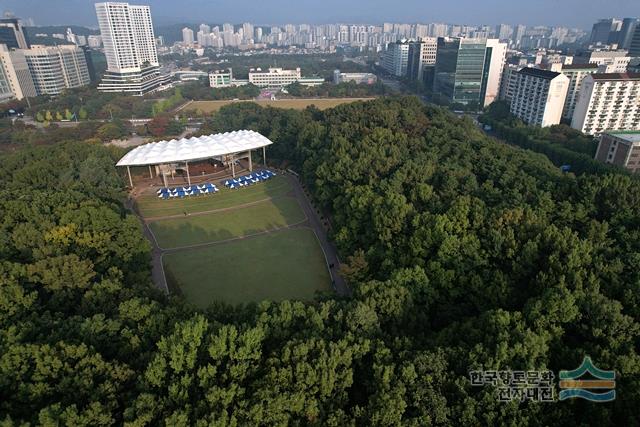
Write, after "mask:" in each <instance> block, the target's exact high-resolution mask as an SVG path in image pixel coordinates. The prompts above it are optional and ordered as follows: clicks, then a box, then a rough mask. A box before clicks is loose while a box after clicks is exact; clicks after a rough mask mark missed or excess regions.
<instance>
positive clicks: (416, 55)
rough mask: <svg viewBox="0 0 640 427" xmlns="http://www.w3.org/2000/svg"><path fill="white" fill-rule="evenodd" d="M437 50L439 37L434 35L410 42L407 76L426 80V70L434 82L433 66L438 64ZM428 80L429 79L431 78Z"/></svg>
mask: <svg viewBox="0 0 640 427" xmlns="http://www.w3.org/2000/svg"><path fill="white" fill-rule="evenodd" d="M437 51H438V39H436V38H434V37H425V38H423V39H421V40H419V41H415V42H410V43H409V51H408V57H407V77H409V78H410V79H412V80H419V81H422V82H424V81H425V71H426V73H427V74H426V75H431V79H430V80H431V84H433V68H434V67H435V65H436V52H437ZM429 70H430V71H431V72H429ZM426 80H427V81H428V80H429V79H426Z"/></svg>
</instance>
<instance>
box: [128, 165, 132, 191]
mask: <svg viewBox="0 0 640 427" xmlns="http://www.w3.org/2000/svg"><path fill="white" fill-rule="evenodd" d="M127 175H129V184H130V185H131V188H133V180H132V179H131V169H129V166H127Z"/></svg>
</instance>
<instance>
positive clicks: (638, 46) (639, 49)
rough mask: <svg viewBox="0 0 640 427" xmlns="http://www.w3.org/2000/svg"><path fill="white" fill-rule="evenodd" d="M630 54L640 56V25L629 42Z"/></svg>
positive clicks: (635, 56)
mask: <svg viewBox="0 0 640 427" xmlns="http://www.w3.org/2000/svg"><path fill="white" fill-rule="evenodd" d="M629 56H632V57H634V58H638V57H640V25H638V26H637V27H636V29H635V31H634V32H633V37H632V38H631V43H630V44H629Z"/></svg>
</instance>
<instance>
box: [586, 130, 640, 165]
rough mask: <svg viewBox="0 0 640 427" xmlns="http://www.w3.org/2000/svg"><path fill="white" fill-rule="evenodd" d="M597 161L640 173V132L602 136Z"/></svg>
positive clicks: (619, 132)
mask: <svg viewBox="0 0 640 427" xmlns="http://www.w3.org/2000/svg"><path fill="white" fill-rule="evenodd" d="M595 159H596V160H598V161H600V162H603V163H610V164H613V165H616V166H620V167H623V168H626V169H628V170H629V171H630V172H633V173H637V172H638V171H640V131H638V130H635V131H633V130H632V131H617V132H616V131H612V132H604V133H603V134H602V135H600V142H599V143H598V149H597V150H596V155H595Z"/></svg>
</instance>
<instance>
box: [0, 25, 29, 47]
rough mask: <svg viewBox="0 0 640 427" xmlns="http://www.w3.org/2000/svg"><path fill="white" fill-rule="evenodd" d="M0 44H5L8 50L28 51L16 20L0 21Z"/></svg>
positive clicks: (24, 37) (26, 43)
mask: <svg viewBox="0 0 640 427" xmlns="http://www.w3.org/2000/svg"><path fill="white" fill-rule="evenodd" d="M0 44H6V45H7V47H8V48H9V49H29V47H30V46H29V41H28V40H27V37H26V35H25V33H24V30H23V29H22V25H21V24H20V21H19V20H18V19H16V18H3V19H0Z"/></svg>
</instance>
